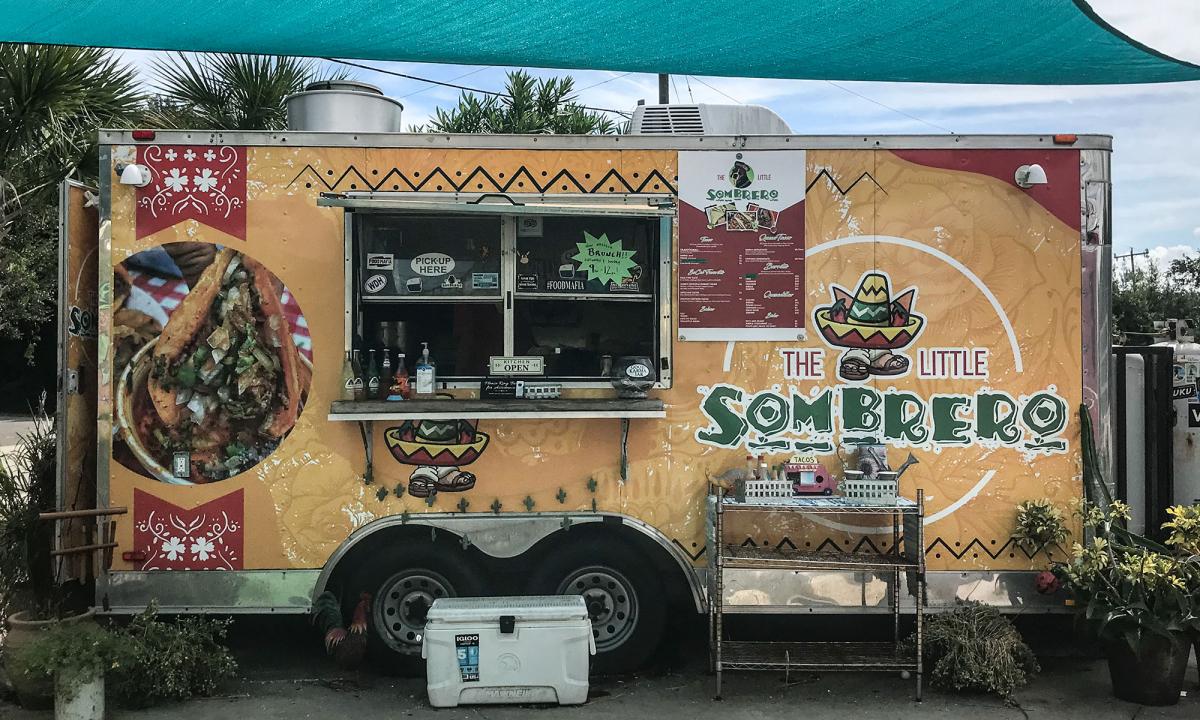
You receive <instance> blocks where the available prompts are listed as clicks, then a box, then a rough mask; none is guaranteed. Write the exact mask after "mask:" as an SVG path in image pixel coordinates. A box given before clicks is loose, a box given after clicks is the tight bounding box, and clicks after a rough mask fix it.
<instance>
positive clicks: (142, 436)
mask: <svg viewBox="0 0 1200 720" xmlns="http://www.w3.org/2000/svg"><path fill="white" fill-rule="evenodd" d="M702 109H703V108H702V107H701V108H697V106H686V107H679V106H649V107H643V108H639V111H638V116H637V118H636V120H637V122H635V126H634V128H633V129H634V132H633V133H631V134H624V135H614V136H570V137H568V136H507V135H486V136H484V135H438V134H409V133H376V132H358V131H353V130H342V131H338V132H314V131H312V129H311V128H309V129H297V130H289V131H280V132H208V131H162V130H157V131H155V130H134V131H102V132H101V133H100V178H101V182H100V187H99V189H98V197H95V198H90V197H89V194H88V193H87V192H86V191H85V190H84V189H82V188H79V187H69V188H66V189H64V198H63V199H64V203H63V208H64V218H63V227H64V244H63V257H64V264H63V280H64V283H63V293H62V294H63V301H62V313H63V318H64V330H63V340H64V351H65V353H66V354H65V356H64V357H65V360H64V367H63V372H64V402H63V403H62V404H60V407H63V408H64V410H65V412H64V423H65V426H64V427H65V428H66V432H65V433H64V434H63V441H64V442H63V449H62V453H63V458H64V462H63V463H61V465H62V467H63V470H64V472H63V477H62V479H61V485H60V505H61V506H62V508H63V509H68V510H69V509H80V508H88V507H95V508H99V509H100V511H102V512H110V513H113V514H111V515H107V516H104V517H105V518H106V519H104V520H102V521H101V522H100V523H99V528H100V530H101V532H100V534H99V535H97V536H92V537H91V539H92V540H93V541H94V542H96V544H99V545H109V546H111V547H110V548H109V549H110V551H111V555H110V558H109V561H108V562H106V563H102V565H105V567H102V568H100V569H99V572H98V578H97V581H96V587H95V604H96V605H97V606H98V607H99V608H102V609H103V610H106V611H109V612H114V613H120V612H132V611H135V610H138V609H140V608H142V607H144V606H145V605H146V604H147V603H148V602H150V601H156V602H157V603H158V605H159V607H160V608H161V609H162V610H163V611H168V612H220V613H231V612H236V613H250V612H254V613H257V612H274V613H305V612H308V611H309V609H310V607H311V605H312V603H313V600H314V598H315V597H317V596H319V595H321V594H322V593H325V592H332V593H334V594H335V595H337V596H338V597H339V598H340V599H341V601H342V602H343V604H344V605H345V606H346V607H347V608H350V607H353V606H354V605H355V603H357V602H358V601H359V599H360V598H361V597H362V594H363V593H367V594H369V595H370V597H371V598H372V600H371V612H370V626H371V629H370V636H371V641H372V643H373V644H375V645H376V646H377V647H378V648H379V649H381V650H384V651H385V652H393V653H397V654H399V655H412V654H413V653H419V647H420V634H421V628H422V626H423V623H424V617H425V611H426V610H427V609H428V606H429V604H430V603H431V602H432V601H433V600H435V599H437V598H439V597H447V596H456V595H457V596H461V595H479V594H527V593H528V594H564V593H575V594H582V595H584V596H585V598H586V599H587V601H588V607H589V612H590V614H591V617H592V621H593V628H594V631H595V635H596V641H597V649H598V651H599V664H600V666H601V667H608V668H613V667H617V668H621V667H632V666H635V665H636V664H637V663H639V662H641V661H643V660H644V659H646V658H647V656H648V654H649V653H650V652H651V651H652V650H653V649H654V648H655V646H656V645H657V644H658V642H659V641H660V640H661V638H662V636H663V628H664V624H665V622H666V620H667V618H668V616H669V614H670V613H672V612H677V611H680V610H683V609H686V610H691V611H697V612H703V611H704V608H705V607H706V603H707V592H708V591H707V590H706V583H705V577H706V566H707V564H706V537H705V533H706V515H707V513H706V507H707V503H706V498H707V497H708V496H709V495H710V493H711V492H713V488H714V487H720V486H727V487H732V486H738V487H739V488H740V489H741V490H744V488H745V485H741V484H740V483H741V480H742V479H744V478H745V477H746V476H748V475H753V476H754V480H755V482H760V483H766V484H767V485H771V486H772V487H774V488H775V492H778V493H781V494H783V495H793V494H803V493H807V492H814V493H825V492H830V493H833V494H835V495H836V494H839V493H843V492H845V491H846V488H847V487H849V486H851V485H854V484H855V483H861V481H862V479H863V475H862V474H863V473H864V472H865V473H866V475H867V476H868V477H871V476H873V475H874V474H876V473H878V472H885V473H886V471H888V470H889V469H891V473H892V475H890V476H885V477H884V479H887V477H890V478H892V479H893V480H894V479H895V478H896V474H895V473H900V474H899V477H898V481H896V482H898V484H899V495H901V496H904V497H915V495H916V491H917V490H918V489H920V490H921V491H923V495H924V504H925V515H924V517H923V526H924V548H923V549H924V553H925V559H926V566H927V568H928V578H927V579H928V590H927V593H928V598H927V601H928V604H929V606H930V607H933V608H937V607H946V606H950V605H953V604H954V603H955V602H956V601H959V600H978V601H981V602H984V603H988V604H993V605H997V606H1001V607H1004V608H1020V609H1029V610H1039V609H1040V610H1047V611H1049V610H1053V609H1055V608H1056V607H1061V605H1062V602H1061V598H1055V597H1053V596H1043V595H1039V594H1037V593H1036V592H1035V588H1034V583H1033V574H1034V573H1035V572H1037V571H1039V570H1042V569H1045V568H1046V567H1047V565H1048V558H1047V555H1046V550H1042V551H1039V552H1037V553H1033V552H1031V551H1030V550H1029V549H1027V548H1024V547H1022V546H1020V545H1018V544H1017V543H1016V542H1015V541H1014V540H1013V539H1012V538H1011V533H1012V531H1013V521H1014V517H1015V512H1016V505H1017V504H1018V503H1019V502H1021V501H1024V500H1029V499H1037V498H1049V499H1050V500H1051V501H1052V502H1053V503H1054V504H1055V505H1057V506H1059V507H1061V508H1062V509H1063V510H1064V512H1066V514H1067V515H1068V516H1070V513H1069V507H1070V504H1071V503H1072V502H1073V501H1075V500H1077V499H1078V498H1079V497H1080V496H1081V495H1082V494H1083V490H1084V488H1083V452H1082V447H1083V442H1084V439H1083V438H1082V437H1081V432H1080V418H1079V414H1078V413H1079V408H1080V407H1081V405H1082V406H1086V407H1087V408H1088V409H1089V411H1090V413H1091V418H1092V421H1093V424H1094V425H1095V427H1096V428H1097V432H1096V438H1095V442H1096V446H1097V448H1098V450H1099V455H1100V457H1101V459H1102V461H1103V462H1105V463H1106V462H1107V457H1108V440H1107V438H1108V425H1107V412H1106V407H1107V404H1108V402H1109V398H1108V389H1107V382H1106V381H1105V380H1104V379H1105V378H1107V377H1108V358H1109V325H1110V322H1109V317H1110V304H1109V283H1110V272H1109V264H1110V239H1109V191H1110V182H1109V155H1110V139H1109V138H1108V137H1103V136H1084V135H1080V136H1075V135H1027V136H958V135H946V136H800V135H791V134H786V133H784V132H775V133H774V134H745V131H742V132H741V133H737V132H733V133H722V132H721V131H720V130H719V128H713V127H706V122H707V123H708V124H709V125H719V123H714V122H709V121H707V120H705V117H706V116H704V115H703V114H702V113H701V112H700V110H702ZM689 113H691V115H689ZM685 116H686V118H691V119H692V120H694V123H693V124H691V125H688V124H687V123H684V124H683V125H681V124H680V122H681V121H680V118H681V117H685ZM709 117H715V116H711V115H710V116H709ZM686 118H685V119H686ZM652 121H657V122H658V124H655V122H652ZM89 204H94V205H95V207H94V208H89V207H88V205H89ZM424 348H428V350H429V355H430V359H431V360H432V363H430V364H431V365H433V367H434V368H435V370H434V372H435V376H434V384H433V385H432V386H429V385H426V386H425V387H423V388H422V387H418V385H419V383H418V382H417V380H420V381H421V382H428V380H429V376H428V375H422V376H421V377H420V378H417V377H416V374H417V370H418V368H417V367H416V365H417V364H418V362H420V361H421V355H422V350H423V349H424ZM385 351H386V353H387V357H388V361H389V364H390V369H389V371H388V372H387V373H386V374H385V373H383V372H382V371H380V373H378V374H379V375H382V376H383V377H382V378H381V381H380V382H379V386H378V387H379V389H378V398H372V397H371V395H372V392H371V390H372V388H371V383H370V379H369V376H370V375H371V372H370V371H371V368H372V367H374V368H379V367H381V366H382V364H383V357H384V353H385ZM352 353H357V354H358V358H359V365H358V367H356V366H355V364H354V362H353V355H352ZM400 353H403V357H404V360H403V361H401V360H400V359H399V357H398V355H399V354H400ZM372 356H374V360H372V359H371V357H372ZM348 358H350V359H349V360H348ZM401 364H403V365H404V367H405V368H406V370H407V372H408V373H409V374H410V376H412V377H410V378H409V379H408V380H407V383H408V385H409V388H408V389H409V390H410V391H415V390H422V391H429V390H432V392H426V393H423V394H421V395H418V396H415V397H411V398H410V399H404V400H388V399H386V398H387V396H388V395H392V394H396V395H403V394H405V387H404V385H405V381H404V379H402V378H401V379H397V378H395V377H394V376H395V374H396V370H397V369H399V367H400V366H401ZM421 370H422V371H424V370H425V369H424V368H422V369H421ZM356 382H357V387H356ZM364 386H365V387H364ZM356 393H358V394H357V395H356ZM638 395H644V397H638ZM360 398H361V399H360ZM901 468H903V469H902V470H901ZM739 476H741V477H739ZM839 485H841V487H839ZM764 487H765V486H764ZM739 491H740V490H739ZM893 492H894V491H893ZM121 508H123V509H125V512H124V513H120V511H119V509H121ZM789 517H790V516H789ZM110 529H111V533H110V532H109V530H110ZM79 532H80V531H79V523H78V522H77V523H76V525H75V526H74V527H73V528H67V529H66V530H64V531H63V533H64V537H65V535H68V534H71V533H74V534H75V535H78V534H79ZM724 532H725V533H726V539H727V540H728V541H730V542H734V543H735V544H742V545H747V544H749V545H754V546H756V547H770V548H780V549H783V550H795V551H797V552H804V551H813V552H816V551H819V552H822V553H860V552H887V551H888V550H889V548H891V549H894V543H895V540H894V536H893V534H892V531H891V527H890V526H889V527H884V526H882V525H878V526H877V525H873V524H870V523H864V522H863V521H861V520H859V519H856V518H855V517H853V516H846V517H842V516H838V515H815V516H812V517H807V516H805V517H800V518H799V519H780V520H778V521H773V522H761V523H749V524H744V525H741V526H739V525H737V523H736V522H734V521H733V520H732V519H731V520H730V521H729V522H728V523H726V527H725V528H724ZM729 538H732V540H729ZM63 542H67V540H65V539H64V540H63ZM1049 551H1050V552H1052V553H1056V554H1057V556H1058V557H1062V556H1063V555H1062V551H1061V549H1058V548H1050V549H1049ZM893 582H897V579H896V578H893V576H892V575H891V574H887V573H882V574H875V573H871V572H846V571H843V570H837V571H827V572H821V571H817V572H807V573H800V574H796V573H789V574H786V575H780V574H778V573H775V574H772V573H770V572H765V571H759V570H745V571H742V572H740V573H737V574H730V576H729V577H728V578H727V579H726V581H725V582H724V583H723V584H722V586H721V588H722V589H721V592H722V593H724V594H725V595H724V597H725V600H726V601H727V602H729V603H731V604H737V605H739V606H740V607H741V609H742V611H745V612H763V613H770V612H779V611H784V610H795V609H804V610H805V611H809V612H814V613H822V612H841V613H846V612H850V613H870V612H889V611H890V610H889V603H891V602H893V601H892V599H891V598H892V594H891V592H890V590H891V589H892V586H891V583H893ZM911 601H912V598H911V597H909V596H906V597H905V598H903V599H901V600H900V602H905V603H910V602H911Z"/></svg>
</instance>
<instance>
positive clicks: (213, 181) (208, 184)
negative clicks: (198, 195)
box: [192, 168, 217, 192]
mask: <svg viewBox="0 0 1200 720" xmlns="http://www.w3.org/2000/svg"><path fill="white" fill-rule="evenodd" d="M192 184H193V185H195V186H196V191H197V192H208V191H209V190H212V189H213V188H214V187H216V186H217V178H216V176H215V175H213V171H212V170H209V169H208V168H204V169H203V170H201V171H200V174H199V175H193V176H192Z"/></svg>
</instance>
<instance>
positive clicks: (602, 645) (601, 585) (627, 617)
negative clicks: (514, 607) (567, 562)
mask: <svg viewBox="0 0 1200 720" xmlns="http://www.w3.org/2000/svg"><path fill="white" fill-rule="evenodd" d="M558 594H559V595H581V596H583V601H584V603H585V604H586V605H587V609H588V617H589V618H591V620H592V636H593V637H594V638H595V639H596V651H597V652H608V651H610V650H613V649H615V648H618V647H620V646H621V645H622V644H624V643H625V642H626V641H627V640H629V636H630V635H632V634H633V631H634V629H635V628H636V627H637V618H638V615H637V607H638V599H637V593H635V592H634V590H633V583H631V582H629V580H628V579H627V578H626V577H625V576H624V575H622V574H621V573H619V572H617V571H616V570H614V569H612V568H609V567H602V566H597V567H587V568H580V569H579V570H576V571H575V572H573V573H571V574H570V575H568V576H567V577H566V578H565V579H564V580H563V581H562V583H561V584H560V585H559V586H558Z"/></svg>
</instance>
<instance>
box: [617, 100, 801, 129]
mask: <svg viewBox="0 0 1200 720" xmlns="http://www.w3.org/2000/svg"><path fill="white" fill-rule="evenodd" d="M630 132H631V133H632V134H634V135H791V134H792V130H791V128H789V127H788V125H787V123H786V122H784V121H783V118H781V117H779V115H777V114H776V113H775V111H774V110H771V109H769V108H765V107H763V106H762V105H709V104H706V103H700V104H698V105H638V106H637V108H635V109H634V111H633V123H632V127H631V130H630Z"/></svg>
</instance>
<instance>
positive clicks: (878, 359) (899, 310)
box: [813, 272, 925, 381]
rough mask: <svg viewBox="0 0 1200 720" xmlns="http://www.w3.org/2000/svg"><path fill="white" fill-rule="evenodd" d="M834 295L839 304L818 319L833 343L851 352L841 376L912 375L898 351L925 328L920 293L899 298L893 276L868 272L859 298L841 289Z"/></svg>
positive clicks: (843, 362) (840, 366)
mask: <svg viewBox="0 0 1200 720" xmlns="http://www.w3.org/2000/svg"><path fill="white" fill-rule="evenodd" d="M831 290H832V294H833V304H832V305H829V306H826V307H822V308H818V309H817V311H816V312H815V313H814V315H813V317H814V320H815V321H816V324H817V329H819V330H820V331H821V337H823V338H824V339H825V341H826V342H827V343H829V344H830V345H833V346H835V347H841V348H847V349H848V351H847V352H844V353H842V356H841V358H840V359H839V361H838V375H839V376H840V377H842V378H843V379H845V380H854V381H857V380H865V379H867V378H868V377H869V376H871V375H880V376H895V375H903V374H904V373H906V372H908V369H909V364H910V363H909V360H908V358H907V357H905V356H904V355H902V354H900V353H896V352H892V351H894V350H899V349H901V348H903V347H906V346H908V345H909V343H911V342H912V341H913V340H915V339H916V338H917V335H918V334H920V332H921V328H922V327H924V325H925V318H924V317H922V316H920V315H917V314H916V313H914V312H913V305H914V304H915V302H916V299H917V289H916V288H915V287H912V288H908V289H907V290H905V291H904V292H902V293H901V294H900V295H899V296H897V297H895V298H893V297H892V294H891V290H890V287H889V282H888V277H887V275H885V274H884V273H882V272H868V273H865V274H864V275H863V276H862V279H860V280H859V283H858V289H857V290H856V291H855V292H854V294H853V295H851V294H850V293H849V292H847V291H846V290H845V289H843V288H841V287H838V286H837V285H831Z"/></svg>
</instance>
